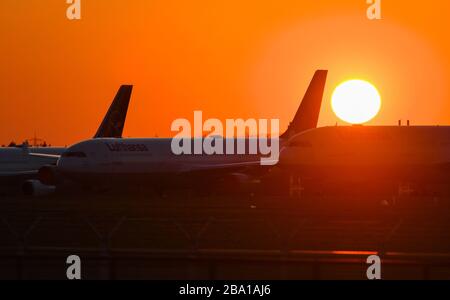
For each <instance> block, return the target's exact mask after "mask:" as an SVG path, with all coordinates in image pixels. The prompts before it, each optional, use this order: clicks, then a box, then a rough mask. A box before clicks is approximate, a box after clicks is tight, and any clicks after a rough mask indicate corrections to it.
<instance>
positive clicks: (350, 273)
mask: <svg viewBox="0 0 450 300" xmlns="http://www.w3.org/2000/svg"><path fill="white" fill-rule="evenodd" d="M0 199H1V200H0V201H1V202H0V236H1V242H0V278H5V279H14V278H24V279H47V278H56V279H58V278H61V279H64V278H65V271H66V267H67V266H66V265H65V259H66V257H67V256H68V255H73V254H75V255H79V256H80V257H81V259H82V262H83V266H84V268H83V276H84V278H87V279H88V278H91V279H108V278H114V279H348V278H351V279H365V278H366V277H365V274H366V269H367V264H366V259H367V257H368V256H369V255H372V254H377V255H380V256H381V257H382V259H383V275H384V277H385V278H390V279H410V278H411V279H422V278H429V279H434V278H436V279H450V238H449V237H450V218H448V216H449V213H450V209H448V207H449V205H448V204H449V203H450V199H432V198H421V197H409V198H408V197H405V198H402V199H396V201H397V203H396V206H395V207H392V206H389V205H387V203H383V205H381V203H382V202H383V201H384V200H385V199H377V198H371V197H366V198H365V199H361V198H360V197H351V196H347V197H324V196H321V197H319V196H315V197H312V196H309V197H303V198H301V199H287V198H283V197H268V196H266V197H263V196H256V197H250V196H236V195H235V196H231V195H229V196H208V197H200V196H192V195H190V194H189V193H187V192H179V193H176V194H172V195H168V196H166V197H156V196H154V195H140V196H136V195H133V196H132V195H126V194H122V195H107V194H95V195H91V196H86V195H78V196H51V197H44V198H26V197H17V196H1V198H0ZM388 200H389V201H391V199H388Z"/></svg>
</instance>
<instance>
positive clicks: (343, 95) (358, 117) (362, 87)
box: [331, 80, 381, 124]
mask: <svg viewBox="0 0 450 300" xmlns="http://www.w3.org/2000/svg"><path fill="white" fill-rule="evenodd" d="M331 107H332V108H333V111H334V113H335V114H336V116H338V117H339V119H341V120H343V121H345V122H348V123H351V124H363V123H366V122H368V121H370V120H371V119H373V118H374V117H375V116H376V115H377V114H378V112H379V111H380V108H381V97H380V94H379V93H378V90H377V89H376V87H374V86H373V85H372V84H371V83H369V82H367V81H364V80H349V81H345V82H344V83H342V84H340V85H339V86H337V87H336V89H335V90H334V92H333V96H332V97H331Z"/></svg>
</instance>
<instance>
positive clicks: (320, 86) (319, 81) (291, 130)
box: [280, 70, 328, 139]
mask: <svg viewBox="0 0 450 300" xmlns="http://www.w3.org/2000/svg"><path fill="white" fill-rule="evenodd" d="M327 74H328V70H317V71H316V73H315V74H314V77H313V79H312V80H311V83H310V84H309V87H308V90H307V91H306V93H305V96H304V97H303V100H302V103H301V104H300V107H299V108H298V111H297V113H296V114H295V117H294V120H293V121H292V122H291V123H290V124H289V127H288V129H287V130H286V132H285V133H283V134H282V135H281V136H280V138H282V139H289V138H290V137H292V136H293V135H295V134H297V133H300V132H302V131H305V130H308V129H312V128H316V127H317V122H318V120H319V114H320V108H321V106H322V98H323V91H324V89H325V82H326V80H327Z"/></svg>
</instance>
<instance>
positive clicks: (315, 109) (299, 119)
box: [27, 70, 327, 194]
mask: <svg viewBox="0 0 450 300" xmlns="http://www.w3.org/2000/svg"><path fill="white" fill-rule="evenodd" d="M326 77H327V71H325V70H318V71H316V72H315V75H314V77H313V79H312V81H311V84H310V86H309V88H308V90H307V91H306V94H305V96H304V98H303V100H302V102H301V105H300V107H299V109H298V111H297V113H296V115H295V117H294V119H293V121H292V123H291V124H290V126H289V128H288V130H287V131H286V132H285V133H284V134H283V135H281V137H280V144H281V146H283V145H284V143H286V142H287V141H288V139H289V137H290V136H293V135H295V134H297V133H299V132H302V131H305V130H308V129H312V128H315V127H317V120H318V117H319V113H320V107H321V103H322V97H323V91H324V87H325V82H326ZM194 140H195V139H193V140H191V141H194ZM223 140H224V144H227V140H228V139H223ZM244 140H245V141H244V142H245V144H246V145H247V144H249V143H250V142H251V139H244ZM233 141H235V140H233ZM171 143H172V139H170V138H166V139H159V138H144V139H120V138H97V139H91V140H87V141H83V142H80V143H78V144H75V145H73V146H71V147H70V148H69V149H68V150H67V151H66V152H65V153H64V154H63V155H62V156H61V158H60V159H59V161H58V163H57V165H56V166H46V167H43V168H41V170H40V172H39V173H40V174H39V179H40V181H41V183H43V184H46V185H49V186H53V185H55V184H58V183H60V182H61V181H63V180H64V179H66V180H67V179H70V180H72V181H74V182H77V183H80V184H82V185H83V186H93V187H124V186H135V185H142V186H152V187H156V188H163V187H169V188H175V187H177V186H186V185H187V186H191V187H195V186H198V187H200V188H203V189H205V188H206V186H210V187H211V186H212V185H213V184H215V183H217V182H221V181H223V180H224V179H225V180H231V181H232V182H238V183H247V182H251V181H253V180H254V179H255V178H258V177H259V176H260V175H261V173H262V172H261V171H262V170H266V169H267V168H264V167H263V166H261V165H260V163H261V161H260V160H261V156H260V155H239V154H234V155H175V154H173V152H172V149H171ZM191 144H193V143H191ZM28 187H29V189H27V192H28V193H30V194H38V193H39V191H38V189H39V188H40V186H39V185H36V184H30V185H29V186H28Z"/></svg>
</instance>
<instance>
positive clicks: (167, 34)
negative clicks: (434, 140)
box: [0, 0, 450, 145]
mask: <svg viewBox="0 0 450 300" xmlns="http://www.w3.org/2000/svg"><path fill="white" fill-rule="evenodd" d="M81 3H82V19H81V20H79V21H69V20H68V19H67V18H66V8H67V7H68V5H67V4H66V1H65V0H1V1H0V20H1V21H0V22H1V26H0V40H1V47H0V63H1V68H0V79H1V80H0V103H1V109H0V143H2V144H5V143H8V142H9V141H11V140H14V141H16V142H22V141H23V140H24V139H26V138H30V137H32V136H33V135H34V133H35V132H36V134H37V135H38V136H39V137H43V138H45V139H46V140H47V141H48V142H50V143H51V144H53V145H70V144H72V143H75V142H77V141H79V140H81V139H87V138H90V137H92V136H93V134H94V133H95V131H96V129H97V127H98V126H99V124H100V121H101V119H102V118H103V115H104V114H105V112H106V110H107V108H108V106H109V104H110V103H111V101H112V98H113V97H114V94H115V93H116V91H117V89H118V87H119V85H120V84H124V83H126V84H134V85H135V89H134V93H133V97H132V100H131V104H130V110H129V115H128V118H127V124H126V127H125V132H124V135H125V136H127V137H153V136H155V135H156V134H157V135H158V136H173V135H174V133H171V131H170V125H171V123H172V121H173V120H174V119H176V118H188V119H192V118H193V111H194V110H202V111H203V112H204V117H205V118H210V117H214V118H219V119H225V118H279V119H280V122H281V123H280V126H281V128H282V129H285V128H286V126H287V124H288V122H289V121H290V120H291V119H292V117H293V115H294V113H295V111H296V109H297V107H298V105H299V103H300V100H301V98H302V96H303V93H304V92H305V89H306V87H307V85H308V84H309V81H310V79H311V77H312V75H313V73H314V71H315V70H316V69H328V70H329V80H328V82H327V87H326V92H325V97H324V104H323V107H322V112H321V117H320V125H334V124H335V123H336V122H337V121H338V118H337V117H336V116H335V115H334V113H333V112H332V110H331V106H330V97H331V94H332V92H333V90H334V88H335V87H336V86H337V85H338V84H339V83H341V82H343V81H345V80H347V79H354V78H358V79H364V80H367V81H369V82H371V83H372V84H373V85H375V86H376V87H377V88H378V90H379V91H380V94H381V98H382V108H381V111H380V113H379V115H378V116H377V117H375V118H374V119H373V120H372V121H371V122H370V123H369V124H373V125H394V124H396V123H397V120H398V119H403V120H406V119H410V120H412V123H413V124H430V125H436V124H440V125H444V124H450V88H449V85H448V83H449V80H450V38H449V28H450V17H449V16H448V15H447V14H448V12H449V11H450V2H449V1H443V0H442V1H437V0H429V1H420V2H419V1H406V0H395V1H394V0H383V2H382V18H383V19H382V20H374V21H370V20H368V19H367V17H366V9H367V7H368V5H367V4H366V1H365V0H341V1H332V0H315V1H302V0H295V1H282V0H281V1H242V0H239V1H237V0H227V1H214V0H212V1H197V0H193V1H185V0H180V1H173V0H132V1H129V0H128V1H126V0H82V2H81ZM338 122H339V124H344V123H343V122H342V121H338Z"/></svg>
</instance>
